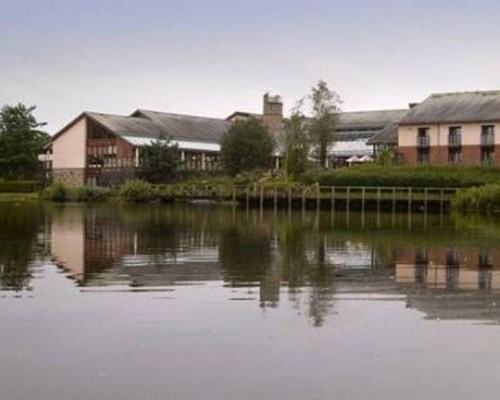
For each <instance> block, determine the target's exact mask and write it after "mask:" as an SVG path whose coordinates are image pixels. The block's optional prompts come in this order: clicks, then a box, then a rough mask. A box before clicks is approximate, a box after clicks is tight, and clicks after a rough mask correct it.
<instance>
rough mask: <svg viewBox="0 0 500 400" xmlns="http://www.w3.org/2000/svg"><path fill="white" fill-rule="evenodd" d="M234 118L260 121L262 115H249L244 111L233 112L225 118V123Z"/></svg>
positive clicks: (249, 113)
mask: <svg viewBox="0 0 500 400" xmlns="http://www.w3.org/2000/svg"><path fill="white" fill-rule="evenodd" d="M234 117H244V118H255V119H262V114H257V113H251V112H246V111H235V112H233V113H232V114H231V115H230V116H229V117H227V118H226V121H231V120H232V119H233V118H234Z"/></svg>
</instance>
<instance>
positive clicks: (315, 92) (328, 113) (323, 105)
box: [308, 80, 342, 168]
mask: <svg viewBox="0 0 500 400" xmlns="http://www.w3.org/2000/svg"><path fill="white" fill-rule="evenodd" d="M308 99H309V101H310V104H311V111H312V117H311V120H310V124H309V137H310V140H311V144H313V145H314V146H315V147H316V151H317V155H318V164H319V165H320V167H322V168H327V167H328V147H330V146H331V144H332V143H333V142H334V139H335V138H334V133H335V127H336V125H337V119H338V115H339V113H340V104H341V103H342V100H341V99H340V96H339V95H338V94H337V93H336V92H334V91H332V90H330V89H329V88H328V85H327V84H326V82H325V81H322V80H320V81H318V83H317V84H316V86H313V87H312V89H311V94H310V95H309V97H308Z"/></svg>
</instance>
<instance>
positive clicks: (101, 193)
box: [69, 186, 111, 202]
mask: <svg viewBox="0 0 500 400" xmlns="http://www.w3.org/2000/svg"><path fill="white" fill-rule="evenodd" d="M110 196H111V189H108V188H103V187H98V186H95V187H94V186H83V187H79V188H76V189H70V195H69V197H70V199H71V200H73V199H74V200H76V201H84V202H100V201H105V200H107V199H108V198H109V197H110Z"/></svg>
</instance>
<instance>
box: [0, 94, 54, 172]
mask: <svg viewBox="0 0 500 400" xmlns="http://www.w3.org/2000/svg"><path fill="white" fill-rule="evenodd" d="M35 108H36V107H35V106H31V107H26V106H25V105H24V104H21V103H19V104H18V105H17V106H8V105H6V106H4V107H3V108H2V109H1V110H0V176H3V177H4V178H11V179H25V178H33V177H35V176H36V174H37V172H39V171H40V169H41V163H40V162H39V161H38V155H39V154H40V153H41V152H42V149H43V145H44V144H45V143H46V142H47V141H48V139H49V135H48V134H47V133H45V132H43V131H41V130H40V129H39V128H41V127H43V126H44V125H45V123H40V122H38V121H37V120H36V118H35V117H34V116H33V111H34V110H35Z"/></svg>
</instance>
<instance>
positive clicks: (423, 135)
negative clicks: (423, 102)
mask: <svg viewBox="0 0 500 400" xmlns="http://www.w3.org/2000/svg"><path fill="white" fill-rule="evenodd" d="M430 144H431V140H430V135H429V128H418V134H417V147H429V146H430Z"/></svg>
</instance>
